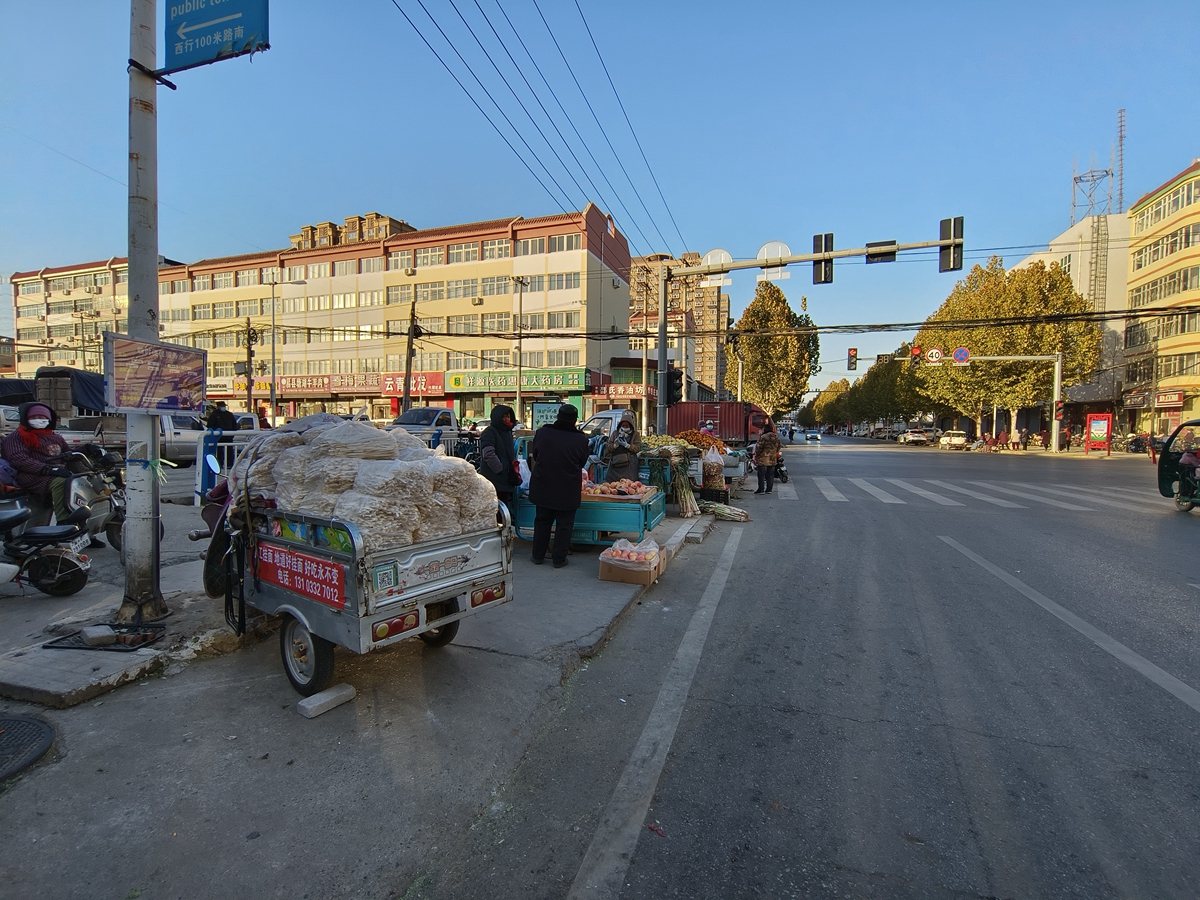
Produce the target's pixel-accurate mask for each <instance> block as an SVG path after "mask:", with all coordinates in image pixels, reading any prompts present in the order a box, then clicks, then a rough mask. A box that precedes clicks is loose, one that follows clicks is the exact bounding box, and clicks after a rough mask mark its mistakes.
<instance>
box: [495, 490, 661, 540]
mask: <svg viewBox="0 0 1200 900" xmlns="http://www.w3.org/2000/svg"><path fill="white" fill-rule="evenodd" d="M513 505H514V507H515V509H514V512H513V523H514V526H515V528H516V532H517V537H519V538H521V539H522V540H525V541H531V540H533V517H534V514H535V513H536V512H537V509H536V507H535V506H534V505H533V504H532V503H530V502H529V498H528V497H525V496H521V497H518V498H517V499H516V500H514V502H513ZM666 517H667V498H666V496H665V495H664V494H663V492H662V491H660V490H658V489H657V488H654V489H652V490H650V491H648V492H647V493H645V494H643V495H642V496H641V497H622V498H617V497H584V498H583V502H582V503H581V504H580V506H579V510H578V512H576V513H575V529H574V530H573V531H572V532H571V543H573V544H600V545H604V546H609V545H611V544H613V543H614V542H615V541H616V540H617V539H618V537H624V536H627V535H636V536H637V537H636V540H635V541H634V542H635V543H636V542H637V541H640V540H641V539H642V538H644V537H645V536H646V532H648V531H650V530H651V529H653V528H654V527H655V526H656V525H658V523H659V522H661V521H662V520H663V519H665V518H666ZM612 532H619V535H618V536H614V535H613V534H612ZM630 539H631V540H633V538H632V537H631V538H630Z"/></svg>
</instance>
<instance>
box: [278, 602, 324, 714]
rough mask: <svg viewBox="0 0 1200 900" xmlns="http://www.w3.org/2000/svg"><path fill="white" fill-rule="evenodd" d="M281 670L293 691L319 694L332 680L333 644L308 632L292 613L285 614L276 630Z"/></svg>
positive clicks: (306, 695) (304, 693) (306, 694)
mask: <svg viewBox="0 0 1200 900" xmlns="http://www.w3.org/2000/svg"><path fill="white" fill-rule="evenodd" d="M279 653H280V655H281V656H282V657H283V671H284V672H286V673H287V677H288V681H290V682H291V683H292V687H294V688H295V689H296V692H297V693H299V694H302V695H303V696H305V697H311V696H312V695H313V694H318V693H320V692H321V691H323V690H325V688H327V687H329V683H330V682H331V681H333V643H332V642H331V641H327V640H325V638H323V637H320V636H319V635H315V634H313V633H311V632H310V631H309V630H308V628H307V627H305V625H304V623H303V622H301V621H300V620H299V619H297V618H296V617H295V616H285V617H284V620H283V625H282V626H281V627H280V629H279Z"/></svg>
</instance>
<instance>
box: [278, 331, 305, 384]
mask: <svg viewBox="0 0 1200 900" xmlns="http://www.w3.org/2000/svg"><path fill="white" fill-rule="evenodd" d="M283 342H284V343H285V344H307V343H308V329H307V328H285V329H284V331H283ZM295 374H297V375H303V374H304V373H303V372H297V373H295Z"/></svg>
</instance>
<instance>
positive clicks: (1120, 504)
mask: <svg viewBox="0 0 1200 900" xmlns="http://www.w3.org/2000/svg"><path fill="white" fill-rule="evenodd" d="M1005 483H1006V484H1011V485H1012V486H1013V487H1019V488H1028V489H1029V490H1033V491H1045V492H1046V493H1047V494H1057V495H1058V496H1060V497H1074V498H1075V499H1077V500H1079V499H1083V500H1086V501H1087V502H1088V503H1099V504H1100V505H1101V506H1114V507H1116V508H1117V509H1128V510H1132V511H1133V512H1144V513H1148V512H1153V510H1152V509H1151V508H1150V507H1148V506H1135V505H1134V504H1132V503H1127V502H1124V501H1121V500H1107V499H1105V498H1104V497H1097V496H1094V494H1093V492H1091V491H1088V492H1087V496H1084V497H1080V496H1079V495H1080V494H1081V493H1083V491H1082V490H1070V489H1067V490H1057V489H1056V488H1050V487H1045V486H1044V485H1040V484H1023V483H1021V482H1019V481H1009V482H1005ZM1160 510H1161V507H1160Z"/></svg>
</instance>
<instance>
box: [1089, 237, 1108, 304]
mask: <svg viewBox="0 0 1200 900" xmlns="http://www.w3.org/2000/svg"><path fill="white" fill-rule="evenodd" d="M1107 297H1108V216H1107V215H1105V214H1103V213H1102V214H1100V215H1095V216H1092V257H1091V259H1090V260H1089V262H1088V299H1089V300H1090V301H1091V302H1092V309H1094V310H1097V311H1103V310H1104V308H1105V307H1106V306H1107V302H1106V300H1107Z"/></svg>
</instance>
